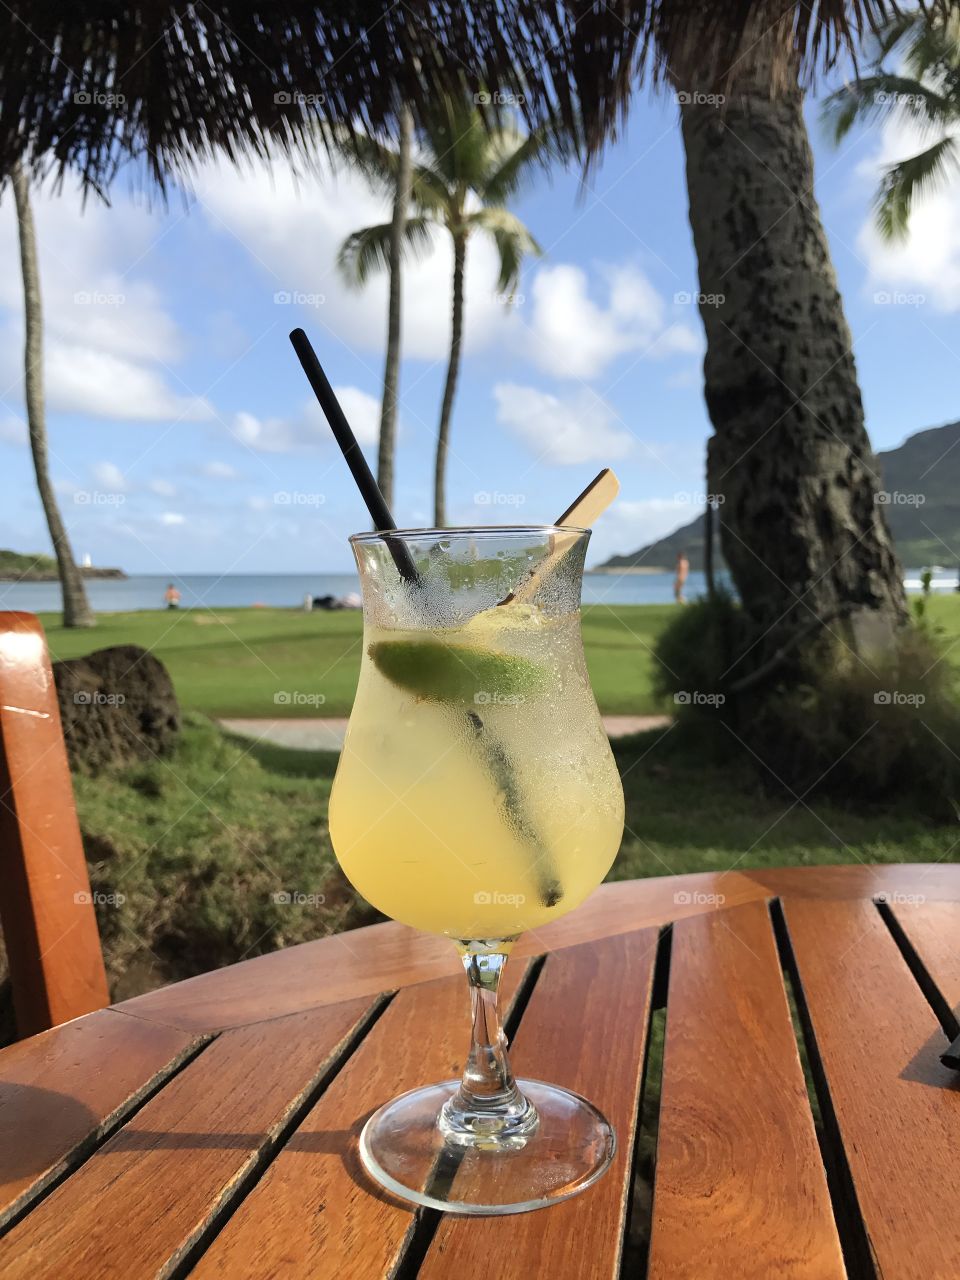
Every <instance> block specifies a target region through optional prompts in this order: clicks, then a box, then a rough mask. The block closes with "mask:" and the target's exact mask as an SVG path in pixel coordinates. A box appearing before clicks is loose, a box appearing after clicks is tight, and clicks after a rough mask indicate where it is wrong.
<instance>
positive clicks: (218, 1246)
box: [193, 943, 529, 1280]
mask: <svg viewBox="0 0 960 1280" xmlns="http://www.w3.org/2000/svg"><path fill="white" fill-rule="evenodd" d="M447 945H448V946H449V945H450V944H449V943H448V944H447ZM451 950H452V948H451ZM528 969H529V962H528V961H519V962H515V961H512V962H511V963H510V964H508V965H507V968H506V972H505V974H504V979H503V983H504V989H503V1004H504V1008H505V1009H509V1007H510V1005H511V1003H512V1001H513V999H514V998H515V996H516V993H517V990H518V988H519V986H520V984H521V983H522V981H523V979H524V977H525V976H526V974H527V971H528ZM468 1011H469V996H468V993H467V985H466V979H465V978H464V977H463V975H462V973H461V975H460V976H459V977H456V978H441V979H440V980H439V981H437V982H427V983H421V984H420V985H419V986H415V987H407V988H406V989H405V990H403V991H401V992H399V994H398V995H397V996H396V997H395V998H394V1000H393V1001H392V1003H391V1004H390V1007H389V1008H388V1009H387V1011H386V1012H385V1013H384V1014H383V1016H382V1017H381V1018H380V1019H379V1021H378V1022H377V1025H376V1026H375V1027H374V1028H373V1030H372V1031H371V1033H370V1035H369V1036H367V1038H366V1040H365V1041H364V1042H363V1044H362V1045H361V1046H360V1048H359V1049H358V1051H357V1053H356V1054H355V1055H354V1058H353V1060H352V1061H351V1063H350V1070H349V1072H345V1073H344V1074H342V1075H340V1076H338V1077H337V1079H336V1080H334V1081H333V1083H332V1084H331V1086H330V1088H329V1089H328V1090H327V1091H326V1092H325V1093H324V1095H323V1097H322V1098H320V1100H319V1101H318V1103H317V1105H316V1106H315V1107H313V1108H312V1109H311V1111H310V1112H309V1113H308V1114H307V1115H306V1116H305V1117H304V1119H303V1121H302V1122H301V1124H300V1125H299V1126H298V1128H297V1130H296V1132H295V1133H293V1134H292V1135H291V1137H290V1139H289V1141H288V1142H287V1143H286V1145H285V1146H284V1148H283V1150H282V1151H281V1152H280V1153H279V1155H278V1156H277V1158H276V1160H274V1161H273V1163H272V1164H271V1165H270V1168H269V1169H268V1170H267V1171H266V1174H265V1175H264V1177H263V1178H262V1179H261V1181H260V1182H259V1183H258V1185H257V1187H256V1188H255V1190H254V1191H253V1192H252V1193H251V1194H250V1195H249V1196H248V1197H247V1199H246V1200H245V1201H244V1202H243V1204H242V1205H241V1206H240V1208H239V1209H238V1211H237V1212H236V1213H235V1214H234V1216H233V1217H232V1218H231V1219H230V1221H229V1222H228V1223H227V1224H226V1226H225V1228H224V1230H223V1231H222V1233H221V1234H220V1235H219V1236H217V1238H216V1239H215V1240H214V1241H213V1242H212V1243H211V1245H210V1247H209V1249H208V1250H207V1251H206V1253H205V1254H204V1255H203V1257H202V1258H201V1259H200V1260H199V1262H198V1265H197V1267H196V1269H195V1271H194V1272H193V1278H194V1280H202V1278H203V1277H211V1276H229V1277H230V1280H241V1277H251V1280H253V1278H255V1280H272V1278H273V1277H280V1276H283V1277H285V1278H286V1277H290V1280H295V1278H296V1277H301V1276H302V1277H316V1276H326V1275H336V1276H338V1277H341V1278H345V1277H350V1276H357V1277H360V1276H363V1277H370V1276H384V1275H387V1274H389V1272H390V1271H391V1269H392V1267H393V1266H394V1264H395V1263H396V1261H397V1259H398V1258H399V1257H400V1255H401V1253H402V1251H403V1248H404V1245H405V1243H406V1240H407V1237H408V1235H409V1233H410V1231H411V1229H412V1227H413V1221H414V1218H413V1212H412V1210H411V1209H410V1207H409V1206H407V1205H403V1204H401V1203H400V1202H399V1201H394V1200H391V1199H389V1198H388V1197H387V1196H382V1195H380V1194H379V1193H378V1191H377V1188H376V1187H375V1186H374V1185H373V1183H371V1182H370V1181H369V1179H368V1178H367V1177H366V1174H365V1173H364V1172H363V1169H362V1167H361V1166H360V1162H359V1158H358V1156H357V1138H358V1136H359V1133H360V1130H361V1129H362V1127H363V1125H364V1122H365V1121H366V1119H367V1116H368V1115H369V1114H370V1113H371V1112H372V1111H374V1110H376V1108H377V1107H379V1106H380V1105H381V1104H382V1103H384V1102H389V1100H390V1099H391V1098H392V1097H394V1096H395V1095H396V1094H398V1093H404V1092H406V1091H407V1090H408V1089H415V1088H417V1086H419V1085H423V1084H432V1083H434V1082H435V1081H437V1080H445V1079H448V1078H451V1077H456V1076H458V1075H459V1074H460V1073H461V1071H462V1070H463V1065H464V1058H465V1055H466V1051H467V1047H468V1042H469V1027H470V1023H469V1013H468Z"/></svg>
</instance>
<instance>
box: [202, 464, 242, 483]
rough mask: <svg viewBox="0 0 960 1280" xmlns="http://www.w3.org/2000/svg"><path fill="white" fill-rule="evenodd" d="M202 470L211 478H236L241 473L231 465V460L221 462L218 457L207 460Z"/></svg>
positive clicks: (203, 473)
mask: <svg viewBox="0 0 960 1280" xmlns="http://www.w3.org/2000/svg"><path fill="white" fill-rule="evenodd" d="M200 472H201V474H202V475H205V476H208V477H209V478H210V479H211V480H236V478H237V476H238V475H239V472H238V471H237V469H236V467H231V465H230V463H229V462H220V461H218V460H217V459H213V460H212V461H210V462H205V463H204V464H203V466H202V467H201V468H200Z"/></svg>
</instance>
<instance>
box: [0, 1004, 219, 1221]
mask: <svg viewBox="0 0 960 1280" xmlns="http://www.w3.org/2000/svg"><path fill="white" fill-rule="evenodd" d="M196 1043H197V1041H196V1039H195V1037H194V1036H193V1035H192V1034H191V1033H190V1032H185V1031H179V1030H177V1029H176V1028H173V1027H163V1026H158V1025H156V1024H154V1023H149V1022H141V1021H140V1020H139V1019H138V1018H128V1017H127V1016H126V1015H125V1014H122V1013H116V1012H114V1011H113V1010H112V1009H102V1010H100V1011H99V1012H97V1013H92V1014H90V1015H89V1017H86V1018H80V1019H78V1020H77V1021H76V1022H68V1023H66V1024H64V1025H63V1026H60V1027H54V1028H53V1029H52V1030H50V1031H45V1032H43V1033H42V1034H41V1035H38V1036H34V1037H33V1038H32V1039H30V1040H21V1041H20V1042H19V1043H18V1044H15V1045H12V1046H11V1047H10V1048H8V1049H6V1050H4V1052H3V1053H0V1225H2V1224H3V1223H4V1222H6V1221H7V1220H8V1219H9V1218H10V1216H11V1215H12V1214H14V1213H16V1212H17V1211H18V1209H19V1208H20V1206H21V1205H22V1204H23V1203H24V1201H25V1200H27V1199H29V1197H30V1196H31V1195H33V1194H35V1193H36V1192H37V1191H39V1190H41V1189H42V1188H43V1187H44V1186H46V1185H47V1184H48V1183H49V1182H50V1181H51V1180H52V1179H53V1178H55V1177H56V1176H57V1175H58V1174H59V1173H61V1172H62V1171H63V1169H64V1168H66V1167H68V1165H69V1163H70V1161H71V1159H72V1158H73V1157H74V1156H75V1155H76V1154H77V1153H78V1152H79V1151H80V1150H81V1149H82V1147H83V1145H84V1144H85V1143H86V1142H88V1141H90V1140H92V1139H93V1138H95V1137H96V1136H97V1135H98V1134H99V1133H101V1132H102V1131H103V1130H104V1129H106V1128H108V1127H109V1126H110V1124H111V1123H112V1122H113V1121H114V1120H115V1118H116V1117H118V1116H119V1115H120V1114H122V1113H123V1112H124V1111H125V1110H126V1109H128V1108H129V1107H130V1106H132V1105H133V1104H134V1103H135V1102H136V1100H137V1099H138V1098H139V1097H140V1096H141V1095H142V1094H143V1093H144V1092H145V1091H148V1090H149V1089H150V1088H151V1086H153V1085H154V1084H155V1083H156V1082H157V1081H158V1077H162V1075H163V1073H164V1072H166V1071H168V1070H169V1069H170V1068H172V1067H173V1066H175V1065H176V1063H177V1062H179V1061H180V1060H181V1059H182V1058H183V1056H184V1055H185V1054H186V1053H188V1052H189V1051H190V1049H191V1048H192V1047H193V1046H194V1045H195V1044H196Z"/></svg>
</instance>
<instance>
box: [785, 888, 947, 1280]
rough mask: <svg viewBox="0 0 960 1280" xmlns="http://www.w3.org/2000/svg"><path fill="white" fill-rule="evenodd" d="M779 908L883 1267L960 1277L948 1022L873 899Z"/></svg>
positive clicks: (928, 1278) (941, 1279)
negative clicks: (945, 1057)
mask: <svg viewBox="0 0 960 1280" xmlns="http://www.w3.org/2000/svg"><path fill="white" fill-rule="evenodd" d="M784 913H785V916H786V921H787V928H788V931H789V935H790V941H791V944H792V947H793V952H794V955H795V957H796V963H797V968H798V970H799V974H800V980H801V983H802V987H803V993H804V998H805V1000H806V1002H807V1005H808V1008H809V1010H810V1019H811V1022H812V1024H813V1030H814V1034H815V1037H816V1042H817V1048H818V1050H819V1054H820V1057H821V1059H822V1062H823V1068H824V1072H825V1074H826V1079H827V1085H828V1088H829V1091H830V1097H831V1099H832V1103H833V1107H834V1110H835V1112H836V1116H837V1121H838V1124H839V1127H840V1133H841V1136H842V1139H843V1146H844V1150H845V1152H846V1158H847V1162H848V1164H849V1167H850V1172H851V1175H852V1177H853V1182H854V1186H855V1188H856V1193H857V1198H858V1201H859V1205H860V1211H861V1213H862V1215H863V1221H864V1224H865V1226H866V1230H867V1235H868V1238H869V1241H870V1244H871V1247H872V1249H873V1252H874V1255H875V1257H876V1261H877V1268H878V1271H879V1273H880V1275H882V1276H884V1277H896V1278H897V1280H956V1277H957V1276H960V1232H958V1231H956V1230H954V1226H953V1224H954V1223H955V1222H956V1220H957V1195H956V1192H957V1185H956V1153H957V1150H958V1149H960V1083H958V1081H957V1078H956V1073H955V1072H952V1071H949V1070H948V1069H947V1068H946V1067H944V1066H943V1065H942V1064H941V1063H940V1062H939V1060H938V1054H939V1053H940V1052H941V1051H942V1049H943V1047H944V1043H945V1041H944V1036H943V1032H942V1030H941V1028H940V1026H939V1024H938V1022H937V1019H936V1017H935V1016H934V1013H933V1010H932V1009H931V1008H930V1006H929V1004H928V1003H927V1001H926V999H925V997H924V995H923V993H922V992H921V991H920V989H919V987H918V986H917V984H916V982H915V980H914V978H913V975H912V974H911V973H910V970H909V969H908V967H907V964H906V962H905V960H904V959H903V957H902V955H901V954H900V951H899V949H898V948H897V945H896V943H895V942H894V940H893V937H892V936H891V934H890V931H889V930H888V929H887V927H886V925H885V924H884V922H883V920H882V918H881V916H880V913H879V911H878V910H877V908H876V907H875V906H874V905H873V903H872V902H869V901H868V902H863V901H861V902H815V901H812V900H807V901H801V900H796V899H794V900H788V901H785V902H784Z"/></svg>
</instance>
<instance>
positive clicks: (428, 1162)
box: [360, 1080, 616, 1214]
mask: <svg viewBox="0 0 960 1280" xmlns="http://www.w3.org/2000/svg"><path fill="white" fill-rule="evenodd" d="M517 1085H518V1086H519V1088H520V1091H521V1092H522V1094H523V1096H524V1097H525V1098H526V1099H527V1100H528V1101H529V1103H530V1104H532V1107H533V1108H534V1109H535V1112H536V1114H535V1116H532V1115H530V1114H529V1113H527V1114H526V1115H525V1117H524V1119H523V1122H522V1123H521V1124H519V1125H515V1126H513V1127H512V1128H511V1132H510V1134H509V1136H508V1137H507V1140H506V1142H503V1141H501V1140H500V1138H499V1137H498V1136H497V1135H495V1134H489V1135H488V1134H483V1133H477V1135H476V1137H475V1138H474V1139H472V1140H470V1139H466V1138H465V1137H464V1135H463V1133H462V1132H461V1133H456V1134H449V1133H445V1132H444V1126H442V1123H441V1118H440V1116H441V1110H442V1109H443V1107H444V1105H445V1104H446V1103H447V1102H449V1101H450V1099H451V1098H453V1097H454V1095H455V1094H456V1092H457V1090H458V1088H459V1087H460V1082H459V1080H448V1081H446V1082H445V1083H444V1084H435V1085H428V1086H427V1087H426V1088H424V1089H414V1090H413V1092H412V1093H404V1094H402V1095H401V1096H400V1097H399V1098H395V1099H394V1100H393V1101H392V1102H388V1103H387V1104H386V1106H383V1107H381V1108H380V1109H379V1111H375V1112H374V1113H373V1115H372V1116H371V1117H370V1119H369V1120H368V1121H367V1123H366V1124H365V1125H364V1128H363V1132H362V1133H361V1135H360V1158H361V1160H362V1161H363V1165H364V1168H365V1169H366V1170H367V1172H368V1173H369V1174H370V1176H371V1177H372V1178H373V1179H374V1180H375V1181H376V1182H378V1183H379V1184H380V1185H381V1186H382V1187H384V1188H385V1189H386V1190H387V1191H389V1192H391V1193H392V1194H393V1195H395V1196H399V1197H400V1198H401V1199H403V1200H410V1201H412V1202H413V1203H414V1204H419V1205H424V1206H426V1207H427V1208H429V1209H440V1210H444V1211H446V1212H448V1213H465V1214H497V1213H525V1212H527V1210H529V1209H541V1208H543V1207H544V1206H545V1205H548V1204H554V1203H555V1202H557V1201H559V1200H566V1199H568V1198H569V1197H570V1196H575V1195H576V1194H577V1193H578V1192H579V1191H584V1190H585V1189H586V1188H587V1187H589V1186H592V1184H593V1183H594V1182H596V1180H597V1179H598V1178H599V1177H600V1175H601V1174H602V1173H603V1172H604V1171H605V1170H606V1169H607V1168H608V1167H609V1165H610V1161H611V1160H612V1159H613V1155H614V1152H615V1150H616V1138H615V1136H614V1132H613V1128H612V1127H611V1125H610V1124H609V1123H608V1121H607V1120H605V1119H604V1117H603V1116H602V1115H601V1114H600V1112H599V1111H598V1110H597V1109H596V1107H594V1106H592V1105H591V1104H590V1103H589V1102H587V1101H586V1099H585V1098H581V1097H580V1096H579V1095H578V1094H576V1093H571V1092H569V1090H567V1089H560V1088H558V1087H557V1086H556V1085H550V1084H544V1083H543V1082H542V1081H539V1080H518V1081H517Z"/></svg>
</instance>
